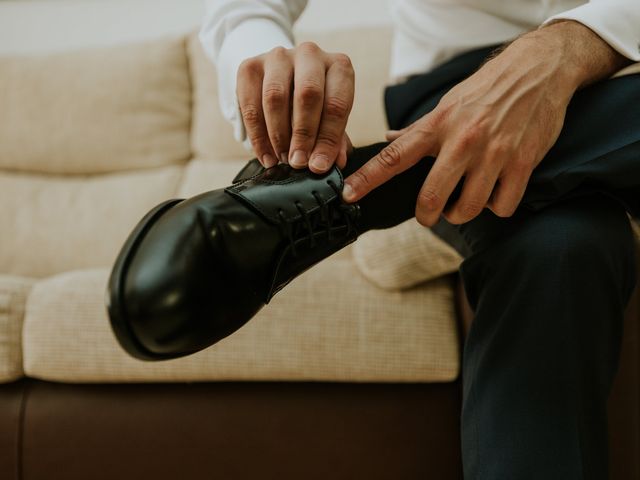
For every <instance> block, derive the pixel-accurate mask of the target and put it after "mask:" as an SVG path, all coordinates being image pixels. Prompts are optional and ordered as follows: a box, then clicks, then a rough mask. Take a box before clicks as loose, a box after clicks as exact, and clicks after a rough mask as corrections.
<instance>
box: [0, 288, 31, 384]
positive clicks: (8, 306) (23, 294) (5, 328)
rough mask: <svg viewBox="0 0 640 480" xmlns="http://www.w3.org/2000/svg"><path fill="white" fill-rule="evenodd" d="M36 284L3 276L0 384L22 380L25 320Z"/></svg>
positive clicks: (0, 319) (0, 302)
mask: <svg viewBox="0 0 640 480" xmlns="http://www.w3.org/2000/svg"><path fill="white" fill-rule="evenodd" d="M32 283H33V281H32V280H30V279H27V278H20V277H12V276H8V275H0V383H2V382H10V381H12V380H16V379H18V378H20V377H22V374H23V372H22V320H23V317H24V305H25V302H26V300H27V294H28V293H29V290H30V289H31V285H32Z"/></svg>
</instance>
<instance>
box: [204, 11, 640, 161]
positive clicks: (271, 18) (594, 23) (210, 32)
mask: <svg viewBox="0 0 640 480" xmlns="http://www.w3.org/2000/svg"><path fill="white" fill-rule="evenodd" d="M206 3H207V13H206V16H205V19H204V22H203V25H202V29H201V31H200V40H201V42H202V45H203V47H204V50H205V52H206V54H207V56H208V57H209V58H210V59H211V60H212V61H213V63H214V64H215V65H216V67H217V71H218V92H219V98H220V108H221V110H222V114H223V115H224V117H225V118H226V119H227V120H228V121H230V122H231V123H232V125H233V127H234V136H235V138H236V140H238V141H241V142H243V144H244V145H245V147H246V148H247V149H249V150H250V149H251V145H250V142H249V141H248V139H247V138H246V134H245V130H244V125H243V124H242V119H241V116H240V111H239V109H238V102H237V98H236V93H235V91H236V75H237V70H238V66H239V65H240V63H241V62H242V61H243V60H244V59H246V58H249V57H253V56H256V55H260V54H262V53H265V52H267V51H269V50H271V49H272V48H274V47H276V46H283V47H285V48H291V47H292V46H293V45H294V38H293V33H292V29H293V24H294V23H295V21H296V20H297V19H298V17H299V16H300V14H301V13H302V11H303V10H304V8H305V7H306V4H307V0H207V2H206ZM389 5H390V11H391V17H392V21H393V27H394V35H393V46H392V54H391V63H390V71H389V78H390V82H391V83H398V82H401V81H402V80H403V79H405V78H406V77H407V76H409V75H411V74H415V73H421V72H426V71H428V70H430V69H432V68H434V67H436V66H437V65H439V64H441V63H443V62H445V61H447V60H449V59H450V58H452V57H454V56H455V55H457V54H459V53H462V52H464V51H467V50H472V49H474V48H479V47H483V46H487V45H491V44H496V43H502V42H506V41H509V40H511V39H513V38H515V37H516V36H518V35H520V34H522V33H524V32H526V31H528V30H532V29H535V28H536V27H538V26H540V25H543V24H545V23H548V22H550V21H552V20H555V19H572V20H576V21H578V22H580V23H582V24H584V25H586V26H588V27H589V28H590V29H591V30H593V31H594V32H596V33H597V34H598V35H599V36H600V37H601V38H602V39H603V40H604V41H606V42H607V43H608V44H609V45H610V46H611V47H612V48H614V49H615V50H617V51H618V52H620V53H621V54H622V55H624V56H625V57H627V58H629V59H631V60H634V61H640V0H591V1H588V2H587V1H582V0H389ZM320 47H321V48H322V45H320Z"/></svg>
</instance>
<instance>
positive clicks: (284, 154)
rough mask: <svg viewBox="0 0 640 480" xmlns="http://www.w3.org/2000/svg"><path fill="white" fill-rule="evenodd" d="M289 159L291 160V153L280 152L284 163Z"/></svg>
mask: <svg viewBox="0 0 640 480" xmlns="http://www.w3.org/2000/svg"><path fill="white" fill-rule="evenodd" d="M288 160H289V154H288V153H287V152H282V153H281V154H280V161H281V162H282V163H289V162H288Z"/></svg>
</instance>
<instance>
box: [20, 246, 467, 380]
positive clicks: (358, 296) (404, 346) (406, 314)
mask: <svg viewBox="0 0 640 480" xmlns="http://www.w3.org/2000/svg"><path fill="white" fill-rule="evenodd" d="M108 273H109V272H108V270H106V269H94V270H81V271H74V272H68V273H64V274H61V275H57V276H54V277H51V278H48V279H46V280H42V281H40V282H38V283H37V284H36V285H35V286H34V288H33V290H32V292H31V294H30V295H29V298H28V300H27V307H26V315H25V325H24V369H25V373H26V374H27V375H28V376H31V377H36V378H40V379H43V380H50V381H61V382H147V381H148V382H172V381H216V380H294V381H295V380H323V381H355V382H369V381H372V382H387V381H388V382H444V381H450V380H453V379H455V378H456V377H457V375H458V369H459V343H458V342H459V340H458V334H457V329H456V322H455V312H454V302H453V288H452V283H453V278H452V277H446V278H441V279H438V280H435V281H433V282H429V283H427V284H423V285H421V286H420V287H417V288H414V289H409V290H405V291H402V292H387V291H384V290H381V289H379V288H377V287H375V286H373V285H371V284H370V283H369V282H368V281H367V280H366V279H364V278H363V277H362V276H360V275H358V273H357V270H356V269H355V267H354V265H353V262H352V260H351V259H350V258H345V257H344V256H343V257H335V256H334V257H331V258H329V259H327V260H325V261H324V262H321V263H320V264H318V265H316V266H315V267H313V268H311V269H310V270H308V271H307V272H305V273H304V274H302V275H301V276H300V277H298V278H297V279H295V280H294V281H293V282H291V283H290V284H289V285H288V286H287V288H286V289H284V290H283V291H282V292H280V293H279V294H278V295H277V296H276V297H275V298H274V299H273V300H272V302H271V303H270V304H269V305H267V306H266V307H264V308H263V309H262V310H261V311H260V312H259V313H258V314H257V315H256V317H254V318H253V319H252V320H251V321H250V322H248V323H247V324H246V325H245V326H244V327H242V328H241V329H240V330H238V331H237V332H236V333H234V334H233V335H231V336H230V337H227V338H226V339H223V340H222V341H221V342H219V343H218V344H216V345H214V346H212V347H210V348H208V349H206V350H204V351H202V352H199V353H197V354H194V355H191V356H188V357H184V358H179V359H175V360H169V361H162V362H144V361H140V360H136V359H134V358H131V357H129V356H128V355H127V354H126V353H125V352H124V351H123V350H122V349H121V348H120V347H119V345H118V344H117V342H116V339H115V337H114V335H113V334H112V332H111V329H110V326H109V323H108V319H107V313H106V310H105V306H104V296H105V287H106V283H107V278H108Z"/></svg>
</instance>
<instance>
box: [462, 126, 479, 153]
mask: <svg viewBox="0 0 640 480" xmlns="http://www.w3.org/2000/svg"><path fill="white" fill-rule="evenodd" d="M482 135H483V129H482V127H480V126H479V125H477V124H475V125H471V126H469V127H467V128H466V129H465V130H464V132H462V134H461V135H460V137H459V138H458V145H459V147H460V148H462V149H464V150H466V149H469V148H472V147H474V146H476V145H477V144H478V142H479V141H480V139H481V138H482Z"/></svg>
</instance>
